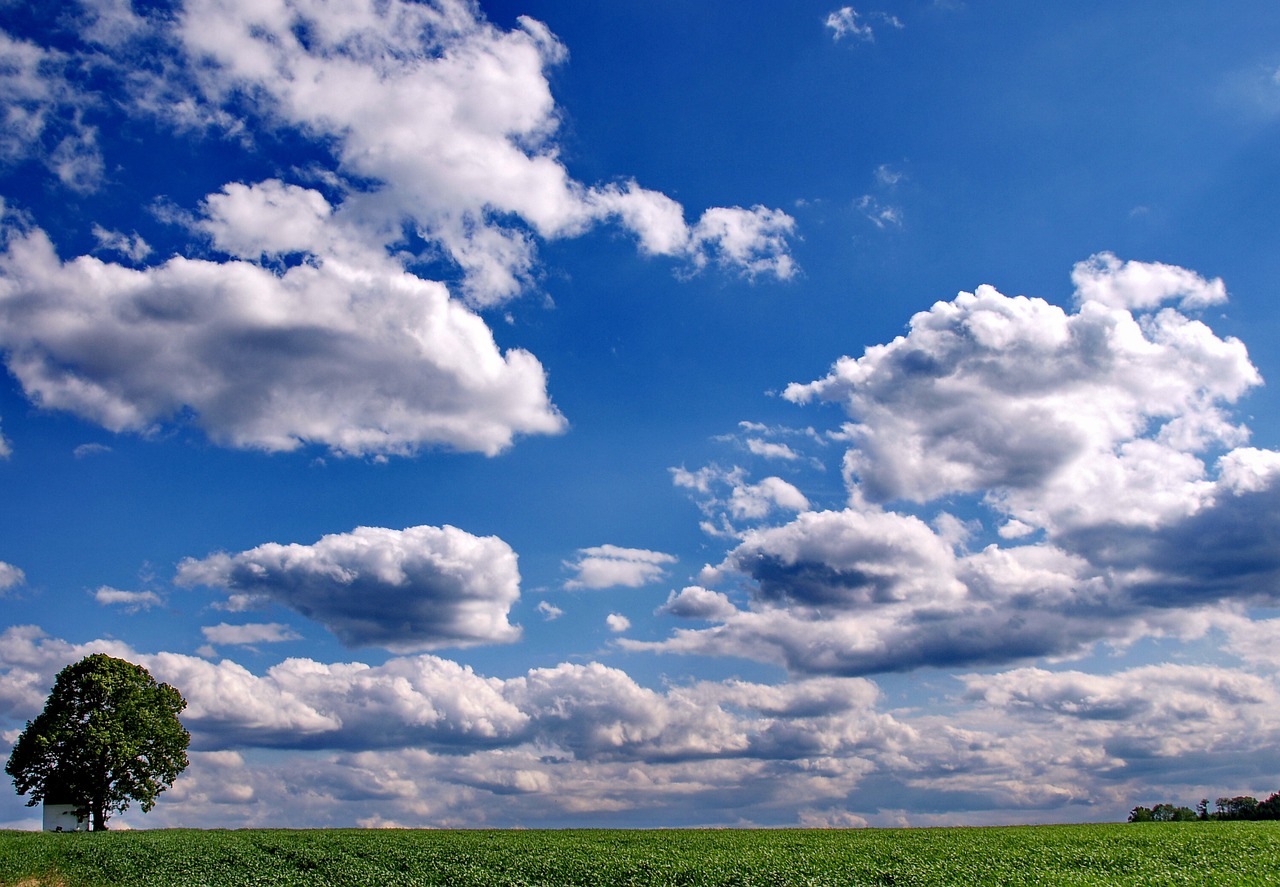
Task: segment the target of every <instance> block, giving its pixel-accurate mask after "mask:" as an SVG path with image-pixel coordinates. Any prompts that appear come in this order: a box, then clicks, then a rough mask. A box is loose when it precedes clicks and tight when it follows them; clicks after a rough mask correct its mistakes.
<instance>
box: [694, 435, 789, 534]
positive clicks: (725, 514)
mask: <svg viewBox="0 0 1280 887" xmlns="http://www.w3.org/2000/svg"><path fill="white" fill-rule="evenodd" d="M748 449H751V450H753V451H755V450H759V451H760V452H759V455H763V456H765V457H766V458H778V453H777V451H775V450H773V449H771V448H762V447H754V448H753V447H751V445H750V441H748ZM786 449H787V451H788V452H793V451H791V450H790V448H786ZM797 458H798V457H797ZM670 471H671V481H672V483H673V484H675V485H676V486H677V487H681V488H683V489H686V490H689V491H690V493H691V495H692V496H693V497H694V499H695V500H696V501H697V502H698V507H699V509H700V510H701V511H702V513H703V515H704V516H705V518H706V519H705V520H703V521H702V524H701V526H702V530H703V532H705V533H707V534H708V535H711V536H721V537H727V538H731V537H735V536H738V535H740V534H741V530H740V526H741V524H742V523H743V522H744V521H751V522H753V521H758V520H759V519H761V518H764V517H766V516H768V515H770V514H772V513H773V512H775V511H778V510H782V511H793V512H795V511H805V510H807V509H808V508H809V500H808V499H807V498H806V497H805V495H804V494H803V493H801V492H800V490H799V489H798V488H797V487H796V486H795V485H794V484H792V483H790V482H789V481H785V480H783V479H782V478H780V477H776V476H771V477H766V478H764V479H762V480H761V481H759V482H758V483H751V482H750V481H748V479H747V477H748V475H747V470H746V469H745V468H742V467H740V466H736V465H735V466H734V467H733V468H729V469H725V468H721V467H720V466H718V465H707V466H704V467H702V468H699V469H697V470H696V471H690V470H689V469H687V468H683V467H682V468H672V469H670Z"/></svg>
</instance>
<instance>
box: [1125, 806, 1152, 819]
mask: <svg viewBox="0 0 1280 887" xmlns="http://www.w3.org/2000/svg"><path fill="white" fill-rule="evenodd" d="M1129 821H1130V822H1155V816H1154V815H1153V814H1152V812H1151V808H1150V807H1134V808H1133V809H1132V810H1130V811H1129Z"/></svg>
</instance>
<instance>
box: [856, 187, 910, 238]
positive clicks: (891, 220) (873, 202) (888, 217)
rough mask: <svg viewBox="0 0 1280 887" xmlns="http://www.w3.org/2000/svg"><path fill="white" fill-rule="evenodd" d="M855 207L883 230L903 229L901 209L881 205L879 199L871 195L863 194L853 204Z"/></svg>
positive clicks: (884, 204)
mask: <svg viewBox="0 0 1280 887" xmlns="http://www.w3.org/2000/svg"><path fill="white" fill-rule="evenodd" d="M853 205H854V206H856V207H857V208H858V209H859V210H860V211H861V212H862V214H863V215H864V216H866V217H867V218H868V219H870V220H871V222H872V224H874V225H875V226H876V227H877V228H880V229H881V230H883V229H885V228H889V227H893V228H901V227H902V225H903V221H902V208H901V207H897V206H892V205H890V204H886V203H881V202H880V200H879V199H878V198H876V197H873V196H872V195H870V194H863V195H862V196H861V197H859V198H858V199H857V200H855V201H854V202H853Z"/></svg>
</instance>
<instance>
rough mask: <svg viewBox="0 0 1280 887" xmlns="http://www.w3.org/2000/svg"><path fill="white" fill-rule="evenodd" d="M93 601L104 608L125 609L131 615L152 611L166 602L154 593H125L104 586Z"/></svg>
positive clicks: (94, 595)
mask: <svg viewBox="0 0 1280 887" xmlns="http://www.w3.org/2000/svg"><path fill="white" fill-rule="evenodd" d="M93 599H94V600H95V601H97V602H98V603H99V604H101V605H102V606H104V607H123V608H124V609H125V610H127V611H129V612H130V613H137V612H139V611H141V610H150V609H151V608H152V607H158V606H160V605H161V604H162V603H164V601H163V600H162V599H161V597H160V595H158V594H156V593H155V592H154V591H124V590H122V589H119V588H112V587H111V586H109V585H104V586H102V587H101V588H99V589H97V590H96V591H95V592H94V593H93Z"/></svg>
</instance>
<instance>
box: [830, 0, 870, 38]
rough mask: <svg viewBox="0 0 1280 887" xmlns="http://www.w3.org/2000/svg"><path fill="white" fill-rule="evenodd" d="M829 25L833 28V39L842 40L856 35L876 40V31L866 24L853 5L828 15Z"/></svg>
mask: <svg viewBox="0 0 1280 887" xmlns="http://www.w3.org/2000/svg"><path fill="white" fill-rule="evenodd" d="M826 24H827V27H828V28H830V29H831V39H833V40H837V41H839V40H842V39H844V38H845V37H854V38H856V39H858V40H866V41H868V42H870V41H873V40H875V32H874V31H873V30H872V29H871V26H870V25H868V24H864V23H863V20H862V16H860V15H859V14H858V11H857V10H856V9H854V8H853V7H852V6H842V7H840V8H839V9H837V10H836V11H835V12H833V13H831V14H830V15H828V16H827V22H826Z"/></svg>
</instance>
